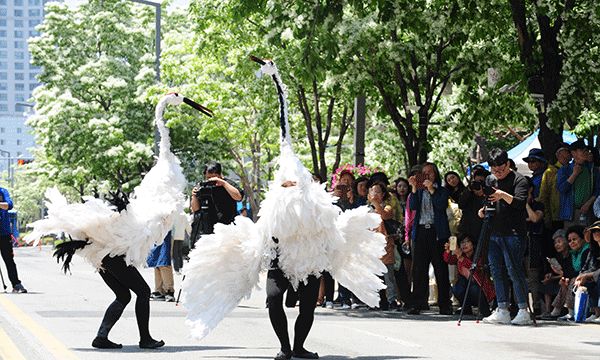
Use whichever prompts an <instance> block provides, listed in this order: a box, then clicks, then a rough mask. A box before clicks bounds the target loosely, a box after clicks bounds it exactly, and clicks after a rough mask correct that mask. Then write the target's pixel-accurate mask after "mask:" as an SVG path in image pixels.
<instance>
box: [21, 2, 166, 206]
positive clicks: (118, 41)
mask: <svg viewBox="0 0 600 360" xmlns="http://www.w3.org/2000/svg"><path fill="white" fill-rule="evenodd" d="M153 11H154V10H153V9H148V7H143V6H141V5H140V6H138V5H131V4H130V3H128V2H120V1H116V0H106V1H105V0H103V1H99V0H91V1H89V2H88V3H84V4H81V5H79V6H78V7H77V8H76V9H70V8H69V7H67V5H65V4H62V3H55V2H52V3H48V4H47V7H46V18H45V21H44V23H43V24H42V25H39V28H38V30H39V31H40V32H41V35H40V36H38V37H35V38H31V39H30V40H29V49H30V53H31V57H32V59H31V62H32V63H33V64H34V65H37V66H40V67H41V68H42V69H43V71H42V73H40V75H38V80H39V81H40V83H41V86H40V87H38V88H37V89H36V90H35V92H34V100H35V101H36V110H37V112H36V115H34V116H32V117H31V118H30V119H29V123H28V125H30V126H31V127H32V128H33V133H34V134H35V138H36V143H37V144H38V145H39V150H38V151H37V154H36V161H35V163H34V164H35V166H36V167H38V168H39V169H40V173H45V174H46V176H48V177H49V178H50V179H51V180H52V181H53V182H55V183H58V184H62V185H67V186H70V187H72V188H74V189H76V190H77V192H78V193H79V195H84V194H90V193H96V194H97V193H106V191H107V190H109V189H115V188H120V189H123V190H124V191H126V192H128V191H131V190H132V189H133V188H134V187H135V186H136V185H137V184H139V182H140V180H141V175H142V174H143V173H144V172H145V171H147V170H148V169H149V167H150V166H151V165H152V163H153V154H154V149H153V134H154V131H153V127H152V120H153V118H154V107H153V105H152V104H151V103H149V102H143V101H140V100H139V99H138V96H139V95H141V93H142V91H143V90H144V89H145V88H146V87H148V86H150V85H151V84H153V83H154V82H155V81H156V80H155V73H154V70H153V68H154V64H155V63H154V61H155V58H154V44H153V38H154V35H153V30H154V27H153V26H152V24H153V23H154V13H153Z"/></svg>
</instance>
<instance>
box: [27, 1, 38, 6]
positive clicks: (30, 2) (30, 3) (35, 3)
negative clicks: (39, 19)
mask: <svg viewBox="0 0 600 360" xmlns="http://www.w3.org/2000/svg"><path fill="white" fill-rule="evenodd" d="M38 5H40V0H29V6H38Z"/></svg>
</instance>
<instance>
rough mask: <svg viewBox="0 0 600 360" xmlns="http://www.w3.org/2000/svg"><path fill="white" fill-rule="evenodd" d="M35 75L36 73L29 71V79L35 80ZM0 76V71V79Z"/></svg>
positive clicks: (0, 74)
mask: <svg viewBox="0 0 600 360" xmlns="http://www.w3.org/2000/svg"><path fill="white" fill-rule="evenodd" d="M36 75H37V74H36V73H29V80H37V79H36V78H35V76H36ZM1 76H2V73H0V79H2V77H1Z"/></svg>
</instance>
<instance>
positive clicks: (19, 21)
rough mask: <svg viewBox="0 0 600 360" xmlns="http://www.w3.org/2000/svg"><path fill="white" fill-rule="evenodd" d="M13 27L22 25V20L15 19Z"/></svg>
mask: <svg viewBox="0 0 600 360" xmlns="http://www.w3.org/2000/svg"><path fill="white" fill-rule="evenodd" d="M15 27H23V20H15Z"/></svg>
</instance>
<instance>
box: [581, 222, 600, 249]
mask: <svg viewBox="0 0 600 360" xmlns="http://www.w3.org/2000/svg"><path fill="white" fill-rule="evenodd" d="M592 230H600V220H598V221H596V222H595V223H593V224H592V225H590V226H589V227H588V228H587V229H585V233H584V234H583V236H584V238H585V242H587V243H588V244H589V243H590V242H592Z"/></svg>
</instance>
